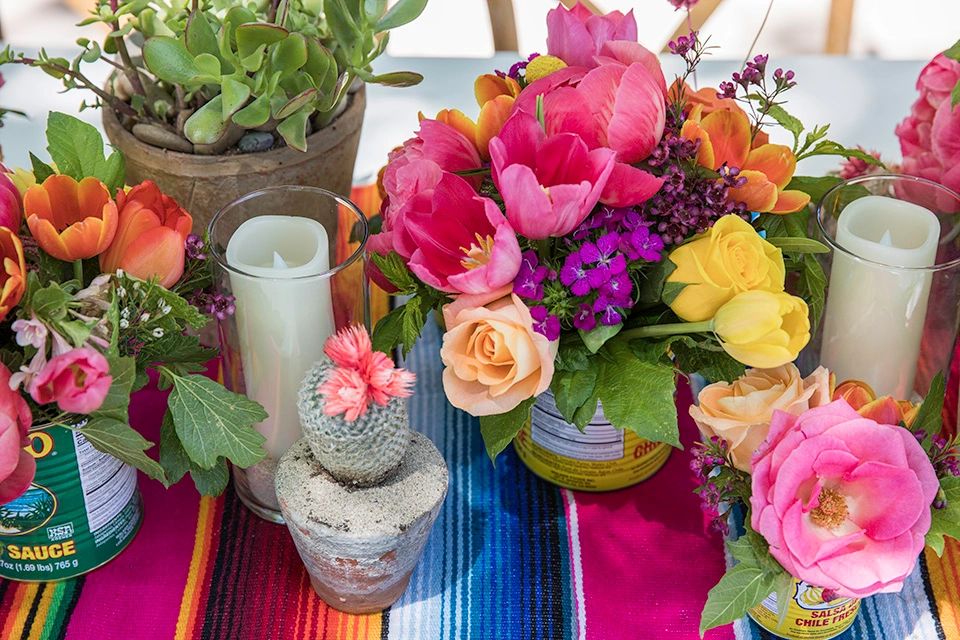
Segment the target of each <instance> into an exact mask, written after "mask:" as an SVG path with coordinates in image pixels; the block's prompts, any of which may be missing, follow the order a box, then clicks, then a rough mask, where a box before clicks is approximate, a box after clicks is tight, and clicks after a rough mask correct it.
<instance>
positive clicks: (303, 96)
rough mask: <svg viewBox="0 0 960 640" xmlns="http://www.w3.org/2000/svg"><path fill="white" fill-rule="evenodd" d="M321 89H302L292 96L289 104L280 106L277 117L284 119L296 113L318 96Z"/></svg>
mask: <svg viewBox="0 0 960 640" xmlns="http://www.w3.org/2000/svg"><path fill="white" fill-rule="evenodd" d="M318 93H319V91H318V90H317V89H307V90H306V91H301V92H300V93H299V94H297V95H295V96H293V97H292V98H290V101H289V102H287V104H285V105H283V106H282V107H280V109H279V110H278V111H277V113H276V114H275V117H276V118H277V119H278V120H282V119H283V118H286V117H288V116H290V115H293V114H294V113H296V112H297V111H298V110H300V108H302V107H304V106H306V105H307V104H308V103H309V102H310V101H311V100H313V99H314V98H315V97H317V94H318Z"/></svg>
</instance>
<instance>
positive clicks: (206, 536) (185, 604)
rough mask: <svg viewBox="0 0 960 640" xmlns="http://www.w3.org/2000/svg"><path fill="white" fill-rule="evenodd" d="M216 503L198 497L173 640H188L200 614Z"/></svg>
mask: <svg viewBox="0 0 960 640" xmlns="http://www.w3.org/2000/svg"><path fill="white" fill-rule="evenodd" d="M216 504H217V503H216V500H215V499H214V498H210V497H206V496H205V497H202V498H200V507H199V509H198V512H197V535H196V538H195V541H194V545H193V555H192V556H191V558H190V571H189V573H188V574H187V584H186V586H185V587H184V589H183V600H181V601H180V614H179V616H178V617H177V630H176V635H175V636H174V637H175V638H176V640H189V639H190V638H192V637H193V630H194V627H195V626H196V622H197V616H198V615H199V613H200V603H201V600H202V596H203V585H204V584H206V576H207V572H208V569H209V566H210V562H211V558H210V557H209V556H210V552H211V550H212V545H211V543H210V538H211V536H212V535H213V520H214V512H215V510H216Z"/></svg>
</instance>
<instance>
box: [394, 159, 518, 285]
mask: <svg viewBox="0 0 960 640" xmlns="http://www.w3.org/2000/svg"><path fill="white" fill-rule="evenodd" d="M403 218H404V220H405V225H406V230H407V232H408V233H409V235H410V236H411V237H412V238H413V239H414V241H415V242H416V245H417V249H416V251H414V252H413V255H412V256H411V257H410V262H409V267H410V270H411V271H413V273H414V274H415V275H416V276H417V277H418V278H420V279H421V280H422V281H423V282H425V283H427V284H428V285H430V286H431V287H434V288H435V289H438V290H440V291H444V292H447V293H469V294H480V293H487V292H488V291H492V290H494V289H499V288H500V287H502V286H503V285H505V284H508V283H511V282H513V279H514V277H516V275H517V272H518V271H519V270H520V244H519V243H518V242H517V236H516V234H515V233H514V231H513V228H512V227H511V226H510V224H509V223H508V222H507V219H506V218H504V216H503V213H501V212H500V209H499V207H497V205H496V204H495V203H494V202H493V200H491V199H490V198H483V197H480V196H478V195H477V192H476V191H474V190H473V187H471V186H470V184H469V183H468V182H467V181H466V180H464V179H463V178H461V177H459V176H456V175H454V174H452V173H447V174H444V176H443V177H442V178H441V179H440V181H439V182H438V183H437V185H436V187H435V188H434V189H431V190H428V191H423V192H421V193H420V194H419V195H418V196H416V197H415V198H413V199H411V200H410V201H409V202H408V205H407V210H406V211H405V212H404V214H403Z"/></svg>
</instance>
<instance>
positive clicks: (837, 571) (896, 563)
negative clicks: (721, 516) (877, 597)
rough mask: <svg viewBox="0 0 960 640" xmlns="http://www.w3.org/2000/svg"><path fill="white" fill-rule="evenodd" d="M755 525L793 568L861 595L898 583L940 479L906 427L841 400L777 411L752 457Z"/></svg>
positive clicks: (925, 526)
mask: <svg viewBox="0 0 960 640" xmlns="http://www.w3.org/2000/svg"><path fill="white" fill-rule="evenodd" d="M752 482H753V490H752V496H751V498H750V506H751V511H752V516H751V524H752V526H753V528H754V529H755V530H756V531H758V532H759V533H760V534H761V535H763V537H764V538H766V540H767V542H768V543H769V544H770V553H771V555H773V557H774V558H776V560H777V561H778V562H779V563H780V564H781V565H783V567H784V569H786V570H787V571H788V572H789V573H790V574H791V575H793V576H794V577H797V578H799V579H801V580H805V581H806V582H809V583H810V584H814V585H817V586H819V587H823V588H826V589H832V590H834V591H836V592H837V594H839V595H841V596H847V597H851V598H864V597H867V596H869V595H872V594H874V593H885V592H896V591H900V589H901V586H902V584H903V581H904V579H906V577H907V576H909V575H910V573H911V572H912V571H913V568H914V566H915V565H916V562H917V556H918V555H919V554H920V552H921V551H922V550H923V547H924V536H925V535H926V533H927V531H928V530H929V528H930V518H931V516H930V505H931V503H932V502H933V499H934V498H935V497H936V495H937V491H938V490H939V488H940V484H939V482H938V480H937V476H936V473H935V472H934V470H933V466H932V465H931V464H930V460H929V459H928V458H927V454H926V453H925V452H924V450H923V448H922V447H921V446H920V445H919V444H918V443H917V440H916V438H914V436H913V434H911V433H910V432H909V431H907V430H906V429H903V428H902V427H895V426H892V425H885V424H878V423H876V422H874V421H873V420H870V419H867V418H863V417H861V416H860V415H859V414H858V413H857V412H856V411H854V410H853V409H852V408H851V407H850V405H849V404H847V402H846V401H844V400H838V401H836V402H832V403H830V404H828V405H824V406H822V407H818V408H815V409H810V410H809V411H806V412H805V413H803V414H802V415H800V416H799V417H795V416H792V415H790V414H787V413H784V412H777V413H775V414H774V417H773V421H772V423H771V425H770V433H769V436H768V437H767V440H766V441H765V443H764V444H763V445H761V448H760V451H759V452H758V454H757V455H756V456H755V457H754V459H753V475H752Z"/></svg>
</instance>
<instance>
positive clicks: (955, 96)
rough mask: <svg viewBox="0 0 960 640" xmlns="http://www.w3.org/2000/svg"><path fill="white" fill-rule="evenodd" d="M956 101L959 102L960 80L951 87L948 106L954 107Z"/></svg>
mask: <svg viewBox="0 0 960 640" xmlns="http://www.w3.org/2000/svg"><path fill="white" fill-rule="evenodd" d="M958 103H960V80H958V81H957V84H955V85H953V89H952V90H951V91H950V107H951V108H953V107H956V106H957V104H958Z"/></svg>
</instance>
